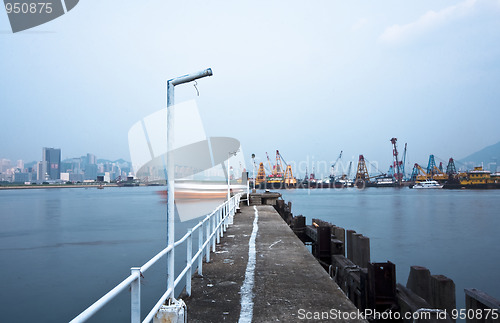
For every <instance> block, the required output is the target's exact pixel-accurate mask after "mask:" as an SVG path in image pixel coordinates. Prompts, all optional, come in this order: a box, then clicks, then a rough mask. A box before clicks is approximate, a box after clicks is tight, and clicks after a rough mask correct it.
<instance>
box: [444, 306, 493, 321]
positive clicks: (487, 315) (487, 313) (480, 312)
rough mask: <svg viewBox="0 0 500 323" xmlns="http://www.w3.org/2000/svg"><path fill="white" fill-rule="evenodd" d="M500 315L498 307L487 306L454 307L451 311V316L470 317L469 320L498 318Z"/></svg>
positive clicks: (453, 317) (458, 317)
mask: <svg viewBox="0 0 500 323" xmlns="http://www.w3.org/2000/svg"><path fill="white" fill-rule="evenodd" d="M498 317H499V313H498V310H497V309H491V308H485V309H476V310H474V309H469V310H466V309H463V308H462V309H460V310H457V309H453V310H452V311H451V318H452V319H454V320H456V319H462V320H465V319H469V320H483V319H484V320H488V319H493V320H497V319H498Z"/></svg>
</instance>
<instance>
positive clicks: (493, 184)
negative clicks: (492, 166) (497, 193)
mask: <svg viewBox="0 0 500 323" xmlns="http://www.w3.org/2000/svg"><path fill="white" fill-rule="evenodd" d="M443 188H447V189H500V173H494V174H492V173H491V172H490V171H487V170H484V169H483V167H482V166H477V167H474V169H473V170H471V171H468V172H466V173H459V174H457V175H455V176H454V177H453V178H450V179H449V180H448V182H447V183H446V184H444V186H443Z"/></svg>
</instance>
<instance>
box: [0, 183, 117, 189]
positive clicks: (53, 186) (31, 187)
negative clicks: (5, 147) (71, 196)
mask: <svg viewBox="0 0 500 323" xmlns="http://www.w3.org/2000/svg"><path fill="white" fill-rule="evenodd" d="M99 186H100V185H99V184H88V185H84V184H72V185H24V186H22V185H19V186H0V190H26V189H44V188H97V187H99ZM103 187H104V188H106V187H120V186H118V185H117V184H106V185H103Z"/></svg>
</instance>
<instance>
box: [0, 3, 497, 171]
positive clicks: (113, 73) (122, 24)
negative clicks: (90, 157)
mask: <svg viewBox="0 0 500 323" xmlns="http://www.w3.org/2000/svg"><path fill="white" fill-rule="evenodd" d="M207 67H211V68H212V69H213V72H214V76H213V77H211V78H205V79H203V80H200V81H198V89H199V91H200V96H199V97H196V90H195V89H194V87H193V86H192V85H190V84H189V85H182V86H179V87H177V89H176V99H177V102H180V101H183V100H187V99H192V98H196V99H197V101H198V106H199V108H200V114H201V116H202V118H203V121H204V124H205V129H206V131H207V135H208V136H230V137H235V138H237V139H239V140H240V141H241V143H242V146H243V149H244V152H245V153H246V154H247V155H248V157H249V156H250V154H251V153H255V154H256V155H257V156H258V157H259V158H260V159H263V158H265V152H266V151H267V152H269V154H270V155H271V158H273V156H274V152H275V150H276V149H279V150H280V152H281V153H282V154H283V156H284V157H285V158H286V159H287V161H292V160H295V161H299V160H305V159H307V158H309V159H310V160H311V159H312V158H314V160H326V161H332V160H335V159H336V157H337V155H338V154H339V152H340V150H344V155H345V157H346V160H350V159H351V157H353V156H354V158H355V159H356V160H357V156H358V155H359V154H364V155H365V156H366V158H367V159H369V160H371V161H378V162H379V164H380V165H381V168H382V169H383V170H386V169H387V168H388V166H389V164H390V162H391V159H392V149H391V145H390V142H389V139H390V138H392V137H397V138H398V139H399V148H400V150H403V146H404V143H405V142H407V143H408V158H409V160H410V162H412V163H413V162H419V163H423V164H425V163H426V162H427V159H428V155H429V154H431V153H433V154H435V155H436V156H438V157H440V158H441V159H446V160H447V159H448V158H449V157H451V156H453V157H455V158H461V157H464V156H466V155H468V154H469V153H472V152H474V151H476V150H478V149H480V148H483V147H484V146H487V145H490V144H493V143H496V142H498V141H500V131H499V128H498V127H499V121H500V1H499V0H475V1H473V0H466V1H451V0H441V1H436V0H432V1H430V0H428V1H427V0H425V1H424V0H418V1H417V0H414V1H400V0H393V1H334V0H328V1H269V0H267V1H159V0H158V1H133V2H132V1H119V2H118V1H90V0H81V1H80V3H79V4H78V5H77V6H76V7H75V8H74V9H73V10H72V11H70V12H69V13H67V14H66V15H64V16H62V17H60V18H58V19H56V20H54V21H52V22H49V23H47V24H44V25H41V26H39V27H35V28H33V29H30V30H27V31H24V32H20V33H16V34H12V32H11V31H10V25H9V22H8V18H7V14H6V12H5V10H0V89H1V92H0V109H1V115H0V120H1V127H0V158H9V159H11V160H16V159H24V160H28V161H29V160H39V159H41V151H42V147H44V146H47V147H59V148H61V149H62V155H63V158H66V157H75V156H80V155H83V154H85V153H87V152H90V153H93V154H95V155H97V157H98V158H108V159H117V158H125V159H128V160H130V156H129V152H128V144H127V132H128V130H129V128H130V127H131V126H132V125H133V124H134V123H135V122H137V121H138V120H140V119H141V118H142V117H144V116H146V115H148V114H150V113H152V112H155V111H157V110H158V109H161V108H162V107H164V106H165V82H166V80H167V79H169V78H172V77H176V76H179V75H182V74H186V73H190V72H194V71H197V70H200V69H204V68H207Z"/></svg>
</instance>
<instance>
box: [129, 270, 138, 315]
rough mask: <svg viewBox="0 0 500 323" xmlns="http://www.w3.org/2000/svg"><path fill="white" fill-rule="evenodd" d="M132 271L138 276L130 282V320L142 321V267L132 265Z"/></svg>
mask: <svg viewBox="0 0 500 323" xmlns="http://www.w3.org/2000/svg"><path fill="white" fill-rule="evenodd" d="M130 273H131V274H132V275H133V274H137V278H136V279H135V280H134V281H133V282H132V283H131V284H130V322H131V323H138V322H141V268H140V267H132V268H130Z"/></svg>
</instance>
